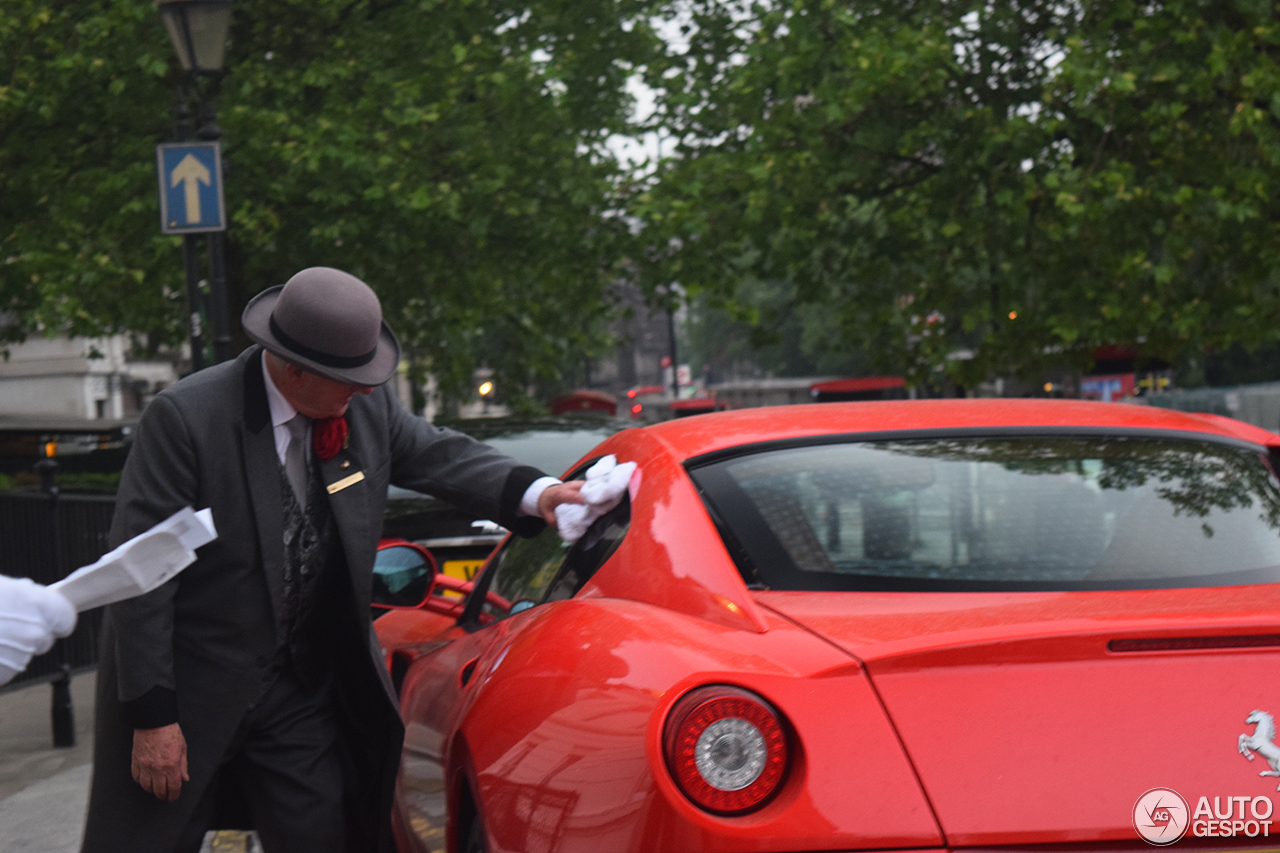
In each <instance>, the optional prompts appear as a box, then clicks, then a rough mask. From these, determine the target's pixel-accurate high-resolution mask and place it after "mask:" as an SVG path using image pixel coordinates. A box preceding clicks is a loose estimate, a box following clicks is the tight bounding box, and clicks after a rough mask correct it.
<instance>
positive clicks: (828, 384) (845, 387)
mask: <svg viewBox="0 0 1280 853" xmlns="http://www.w3.org/2000/svg"><path fill="white" fill-rule="evenodd" d="M809 396H810V397H811V398H812V399H813V402H815V403H847V402H851V401H856V400H905V399H907V381H906V380H905V379H903V378H902V377H901V376H863V377H859V378H857V379H830V380H827V381H825V382H815V383H813V384H812V385H810V386H809Z"/></svg>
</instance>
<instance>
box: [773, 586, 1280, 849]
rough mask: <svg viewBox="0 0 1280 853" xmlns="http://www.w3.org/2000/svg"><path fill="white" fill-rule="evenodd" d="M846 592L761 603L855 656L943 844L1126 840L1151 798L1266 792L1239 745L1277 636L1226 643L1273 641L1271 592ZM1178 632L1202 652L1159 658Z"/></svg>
mask: <svg viewBox="0 0 1280 853" xmlns="http://www.w3.org/2000/svg"><path fill="white" fill-rule="evenodd" d="M856 595H857V598H858V601H857V603H856V605H852V606H851V605H850V603H849V602H845V601H841V600H839V599H840V598H843V596H840V597H836V596H832V595H829V594H827V595H823V594H815V593H796V592H765V593H757V598H758V599H759V600H760V601H761V603H763V604H765V605H766V606H768V607H769V608H770V609H776V610H777V611H778V612H780V613H785V614H786V615H787V616H788V617H790V618H792V619H794V620H796V621H797V622H799V623H800V624H803V625H805V626H807V627H809V628H812V629H813V630H814V631H815V632H816V633H819V634H821V635H822V636H825V637H828V638H831V639H833V640H834V641H835V642H837V643H838V644H839V645H840V646H841V647H842V648H844V649H846V650H847V651H848V652H849V653H850V654H852V655H854V656H855V657H857V658H858V659H859V660H861V661H863V662H864V664H865V666H866V668H867V670H868V672H869V673H870V674H871V678H872V681H873V683H874V684H875V686H876V690H877V691H878V692H879V694H880V696H881V698H882V699H883V701H884V703H885V706H886V708H887V709H888V711H889V713H890V715H891V717H892V719H893V721H894V724H895V726H896V728H897V731H898V733H899V735H900V736H901V737H902V741H903V743H904V745H905V747H906V749H907V751H908V753H909V754H910V756H911V760H912V763H913V764H914V766H915V768H916V770H917V771H918V772H919V773H920V778H921V779H922V780H923V784H924V787H925V790H926V793H927V794H928V797H929V800H930V802H931V803H932V805H933V808H934V810H935V812H936V814H937V816H938V820H939V823H940V825H941V828H942V831H943V832H944V834H945V835H946V838H947V840H948V842H949V843H951V844H952V845H956V846H982V845H998V844H1014V843H1018V844H1031V843H1045V844H1048V843H1067V842H1079V841H1103V840H1112V839H1125V838H1131V837H1132V836H1133V829H1132V819H1133V816H1132V813H1131V812H1132V806H1133V801H1134V799H1135V797H1136V793H1141V792H1142V791H1146V790H1148V789H1150V788H1154V787H1170V788H1173V789H1175V790H1177V791H1180V792H1181V793H1183V794H1184V795H1190V794H1192V793H1195V794H1196V795H1197V796H1199V795H1205V796H1209V797H1210V799H1212V797H1213V796H1225V795H1226V792H1228V791H1233V792H1237V793H1239V794H1244V793H1246V792H1247V793H1250V794H1267V793H1270V791H1271V790H1273V789H1274V785H1271V784H1269V783H1266V782H1265V781H1262V782H1260V783H1254V784H1251V783H1250V781H1249V779H1250V777H1251V776H1253V774H1252V773H1248V772H1245V773H1242V772H1241V771H1242V770H1244V769H1245V768H1244V767H1243V766H1242V765H1244V763H1245V762H1244V760H1243V759H1242V758H1241V757H1240V756H1238V755H1236V754H1235V750H1234V744H1235V742H1236V739H1237V737H1238V736H1239V735H1240V734H1241V733H1242V732H1245V731H1247V730H1248V727H1247V726H1246V725H1245V721H1244V717H1245V715H1247V714H1248V713H1249V711H1250V710H1252V709H1253V708H1256V707H1267V706H1269V705H1273V704H1275V700H1276V698H1277V697H1278V696H1280V691H1277V690H1272V689H1268V687H1267V686H1266V685H1265V678H1260V675H1261V673H1264V672H1271V671H1275V669H1276V668H1277V665H1278V664H1280V636H1273V637H1272V641H1271V643H1270V644H1269V645H1261V646H1255V647H1245V648H1240V647H1233V641H1235V640H1236V638H1241V637H1249V638H1259V637H1260V636H1261V637H1265V636H1266V635H1267V634H1272V635H1274V634H1275V632H1277V630H1280V625H1278V624H1277V621H1276V614H1277V613H1280V585H1275V584H1260V585H1254V586H1238V587H1222V588H1216V589H1169V590H1132V591H1108V592H1066V593H1063V592H1059V593H1033V592H1019V593H936V594H931V593H857V594H856ZM1188 638H1199V639H1200V640H1201V642H1203V643H1204V644H1205V645H1206V646H1207V648H1204V649H1199V650H1189V651H1188V650H1160V649H1159V648H1158V645H1159V641H1161V640H1166V641H1168V640H1180V641H1181V640H1186V639H1188ZM1116 640H1119V641H1125V640H1146V641H1151V642H1152V643H1153V644H1154V645H1156V646H1157V648H1155V649H1152V650H1149V651H1128V652H1116V651H1111V650H1109V649H1108V644H1109V643H1111V642H1112V641H1116ZM1215 646H1216V647H1215ZM1135 756H1140V757H1141V758H1140V760H1134V757H1135ZM1193 805H1194V803H1193Z"/></svg>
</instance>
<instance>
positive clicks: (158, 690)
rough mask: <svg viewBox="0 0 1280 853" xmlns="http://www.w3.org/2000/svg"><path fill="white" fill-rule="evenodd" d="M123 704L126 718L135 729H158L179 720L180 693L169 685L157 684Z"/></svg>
mask: <svg viewBox="0 0 1280 853" xmlns="http://www.w3.org/2000/svg"><path fill="white" fill-rule="evenodd" d="M121 705H123V706H124V717H125V719H126V720H127V721H128V722H129V725H131V726H132V727H133V728H135V729H158V728H160V727H161V726H167V725H170V724H171V723H176V722H178V694H177V693H175V692H173V691H172V690H170V689H169V688H168V687H161V686H159V685H156V686H155V687H152V688H151V689H150V690H148V691H147V692H146V693H143V694H142V695H141V696H139V697H138V698H137V699H130V700H129V701H127V702H122V703H121Z"/></svg>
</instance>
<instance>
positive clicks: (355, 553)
mask: <svg viewBox="0 0 1280 853" xmlns="http://www.w3.org/2000/svg"><path fill="white" fill-rule="evenodd" d="M320 477H321V479H322V480H323V481H324V485H325V488H326V489H327V490H328V491H329V508H330V510H331V511H332V513H333V518H334V521H335V523H336V524H337V526H338V536H339V537H340V538H341V539H342V551H343V555H344V556H345V557H346V558H347V571H348V572H349V573H350V575H351V588H352V590H353V591H354V592H355V601H356V603H357V606H362V605H361V604H360V603H361V602H364V603H368V601H369V596H370V594H371V592H370V578H369V573H368V572H365V571H359V570H358V567H360V566H363V565H366V564H367V563H368V556H367V555H365V556H364V557H363V559H361V552H362V550H363V546H364V542H365V540H366V534H367V531H368V530H369V501H368V486H369V481H368V480H365V479H364V466H363V465H362V464H361V462H360V457H359V455H358V454H357V452H356V450H355V449H354V448H350V447H344V448H343V449H342V450H339V451H338V455H337V456H335V457H333V458H332V459H329V460H321V462H320Z"/></svg>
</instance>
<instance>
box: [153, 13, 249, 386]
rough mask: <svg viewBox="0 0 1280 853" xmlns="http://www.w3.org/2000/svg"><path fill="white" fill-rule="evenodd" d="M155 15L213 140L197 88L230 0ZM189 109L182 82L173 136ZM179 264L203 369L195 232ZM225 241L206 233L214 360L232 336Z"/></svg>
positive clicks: (208, 68)
mask: <svg viewBox="0 0 1280 853" xmlns="http://www.w3.org/2000/svg"><path fill="white" fill-rule="evenodd" d="M158 5H159V8H160V17H161V19H162V20H163V21H164V26H165V29H166V30H167V31H168V33H169V40H170V41H171V42H172V43H173V49H174V52H175V53H177V55H178V61H179V62H180V63H181V64H182V68H183V70H184V71H186V73H187V75H188V76H189V77H190V78H191V84H192V89H194V90H195V93H196V99H197V102H198V105H199V119H200V127H199V129H197V130H196V136H197V137H199V138H200V139H202V140H209V141H213V142H216V141H217V140H218V139H219V138H220V137H221V136H222V130H221V128H219V127H218V125H217V121H216V117H217V107H216V105H215V104H214V102H213V100H212V98H206V97H205V95H204V93H203V92H202V91H201V87H200V79H201V78H202V77H219V76H221V75H222V73H223V65H224V62H225V58H226V46H227V30H228V28H229V27H230V24H231V0H159V4H158ZM189 116H190V113H189V112H188V109H187V99H186V94H185V93H184V91H183V89H182V87H181V85H179V87H178V107H177V117H178V122H177V129H176V130H177V136H178V141H180V142H181V141H186V139H187V138H188V137H189V135H190V132H191V129H190V128H191V126H190V124H189V122H188V117H189ZM182 240H183V244H182V255H183V266H184V268H185V271H186V279H187V298H188V301H189V304H190V323H191V329H190V333H191V368H192V370H193V371H195V370H200V369H201V368H203V367H204V336H203V335H202V333H201V328H200V327H201V323H200V299H201V296H200V281H199V275H200V273H199V267H198V258H197V253H198V251H199V249H198V244H197V235H196V234H194V233H186V234H183V236H182ZM224 247H225V242H224V239H223V234H222V232H221V231H210V232H209V233H208V246H207V248H208V254H209V297H210V305H209V318H210V320H211V321H212V325H213V349H214V360H215V361H216V362H220V361H226V360H227V359H229V358H230V357H231V351H230V349H231V335H230V333H229V332H228V328H227V294H226V265H225V261H224V258H225V248H224Z"/></svg>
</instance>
